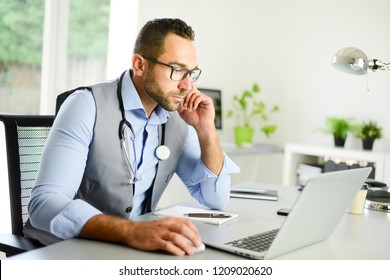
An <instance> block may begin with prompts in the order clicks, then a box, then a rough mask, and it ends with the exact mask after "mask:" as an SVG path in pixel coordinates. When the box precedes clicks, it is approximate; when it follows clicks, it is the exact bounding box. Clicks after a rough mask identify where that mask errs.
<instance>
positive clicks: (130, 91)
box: [25, 19, 238, 255]
mask: <svg viewBox="0 0 390 280" xmlns="http://www.w3.org/2000/svg"><path fill="white" fill-rule="evenodd" d="M193 41H194V32H193V30H192V28H191V27H189V26H187V25H186V24H185V23H184V22H183V21H181V20H179V19H156V20H153V21H150V22H148V23H147V24H146V25H145V26H144V27H143V28H142V30H141V31H140V34H139V35H138V38H137V41H136V44H135V48H134V54H133V57H132V61H131V65H132V67H131V70H130V71H125V72H124V73H123V74H122V76H121V78H119V79H118V80H114V81H110V82H107V83H102V84H98V85H94V86H92V87H89V88H79V89H76V90H75V91H74V92H73V93H72V94H71V95H69V97H67V99H66V100H65V102H64V103H63V104H62V106H61V109H60V110H59V112H58V115H57V117H56V120H55V123H54V125H53V128H52V130H51V132H50V135H49V137H48V140H47V143H46V145H45V149H44V152H43V154H42V159H41V166H40V169H39V172H38V176H37V180H36V184H35V187H34V189H33V191H32V197H31V201H30V204H29V214H30V220H29V222H28V223H27V225H26V229H25V233H26V235H27V236H30V237H33V238H36V239H38V240H40V241H41V242H42V243H45V244H48V243H50V242H52V241H48V239H47V238H46V236H47V235H48V234H49V233H50V234H49V235H53V236H55V237H56V238H59V239H67V238H73V237H81V238H89V239H95V240H103V241H108V242H115V243H121V244H125V245H128V246H130V247H134V248H137V249H141V250H165V251H168V252H170V253H172V254H175V255H183V254H192V253H193V249H192V246H191V245H190V244H189V243H188V242H187V241H186V239H188V240H190V241H191V242H192V243H193V245H195V246H199V245H200V244H201V239H200V236H199V232H198V230H197V228H196V227H195V226H194V224H193V223H192V222H190V221H188V220H184V219H176V218H166V219H160V220H156V221H152V222H134V221H132V218H134V217H136V216H139V215H142V214H144V213H147V212H150V211H153V210H155V208H156V205H157V203H158V200H159V199H160V197H161V195H162V193H163V191H164V189H165V188H166V186H167V184H168V182H169V180H170V179H171V178H172V175H173V174H174V173H177V174H178V176H179V177H180V178H181V179H182V180H183V182H184V183H185V185H186V187H187V188H188V190H189V191H190V193H191V195H192V196H193V197H194V198H196V199H197V200H198V201H199V202H200V203H202V204H203V205H205V206H207V207H209V208H212V209H222V208H223V207H225V205H226V204H227V202H228V199H229V186H230V175H229V174H230V173H233V172H238V167H237V166H236V165H235V164H234V163H233V162H232V161H231V160H230V159H229V158H228V157H227V156H226V155H225V154H224V153H223V151H222V149H221V146H220V143H219V140H218V136H217V133H216V129H215V126H214V117H215V112H214V106H213V102H212V100H211V98H209V97H207V96H206V95H204V94H202V93H201V92H199V91H198V90H197V88H196V85H195V81H196V80H197V79H198V77H199V75H200V73H201V70H200V69H199V68H198V65H197V57H196V50H195V46H194V43H193Z"/></svg>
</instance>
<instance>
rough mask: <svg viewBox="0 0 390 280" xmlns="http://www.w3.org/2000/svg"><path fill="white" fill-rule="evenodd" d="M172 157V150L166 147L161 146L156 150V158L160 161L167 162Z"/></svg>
mask: <svg viewBox="0 0 390 280" xmlns="http://www.w3.org/2000/svg"><path fill="white" fill-rule="evenodd" d="M170 155H171V150H169V148H168V147H167V146H165V145H160V146H158V147H157V148H156V156H157V158H158V159H159V160H167V159H168V158H169V156H170Z"/></svg>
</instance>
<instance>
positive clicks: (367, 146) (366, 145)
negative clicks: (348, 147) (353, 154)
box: [362, 138, 375, 151]
mask: <svg viewBox="0 0 390 280" xmlns="http://www.w3.org/2000/svg"><path fill="white" fill-rule="evenodd" d="M374 141H375V139H372V138H368V139H362V143H363V150H367V151H371V150H372V148H373V147H374Z"/></svg>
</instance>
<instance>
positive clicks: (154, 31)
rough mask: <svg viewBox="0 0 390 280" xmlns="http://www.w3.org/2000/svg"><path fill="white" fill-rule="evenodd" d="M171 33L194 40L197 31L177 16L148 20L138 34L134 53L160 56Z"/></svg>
mask: <svg viewBox="0 0 390 280" xmlns="http://www.w3.org/2000/svg"><path fill="white" fill-rule="evenodd" d="M169 33H174V34H176V35H178V36H180V37H182V38H185V39H188V40H191V41H194V40H195V33H194V31H193V30H192V27H191V26H188V25H187V24H186V23H185V22H184V21H182V20H181V19H177V18H160V19H154V20H151V21H148V22H147V23H146V24H145V25H144V26H143V27H142V29H141V31H140V32H139V34H138V37H137V40H136V42H135V46H134V53H135V54H136V53H138V54H141V55H145V56H149V57H155V58H157V57H159V56H160V55H161V54H162V53H163V52H164V41H165V38H166V37H167V35H168V34H169Z"/></svg>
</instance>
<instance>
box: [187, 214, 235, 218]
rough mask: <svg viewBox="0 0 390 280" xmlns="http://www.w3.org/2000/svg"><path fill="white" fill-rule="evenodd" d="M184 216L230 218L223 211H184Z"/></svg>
mask: <svg viewBox="0 0 390 280" xmlns="http://www.w3.org/2000/svg"><path fill="white" fill-rule="evenodd" d="M184 216H187V217H193V218H230V217H231V216H230V215H229V214H223V213H186V214H184Z"/></svg>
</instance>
